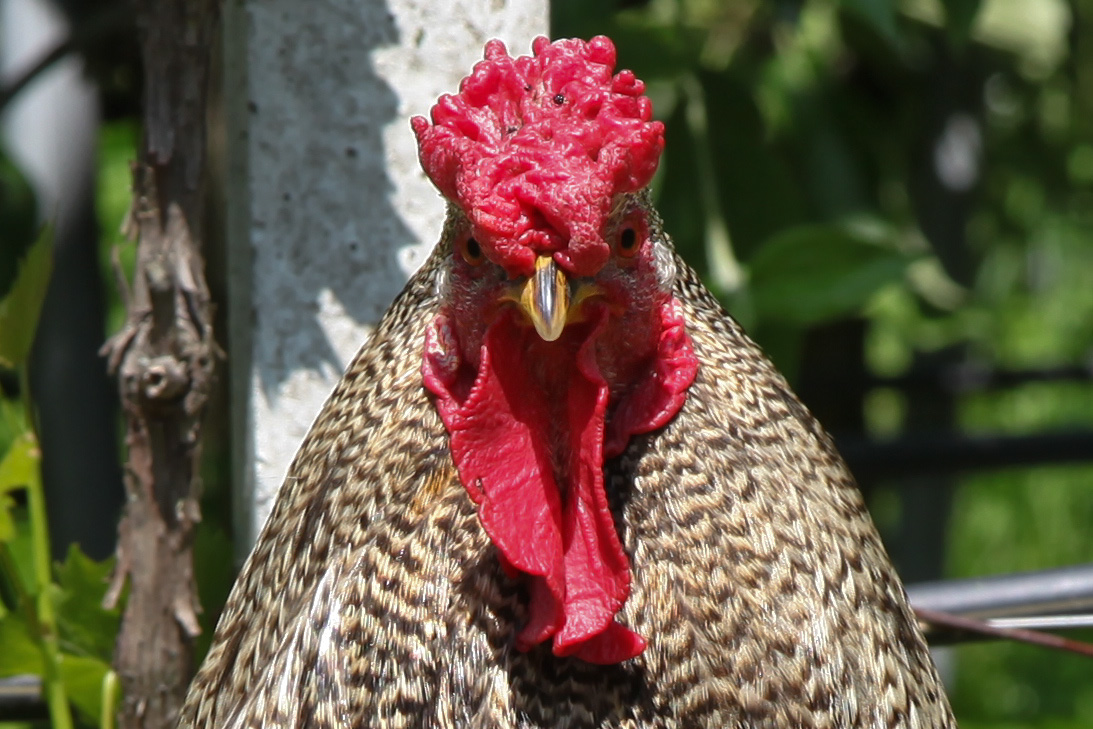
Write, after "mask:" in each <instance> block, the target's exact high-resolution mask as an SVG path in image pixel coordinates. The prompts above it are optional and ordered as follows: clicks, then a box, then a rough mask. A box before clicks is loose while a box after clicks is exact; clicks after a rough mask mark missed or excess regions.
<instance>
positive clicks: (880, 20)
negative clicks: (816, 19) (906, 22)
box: [841, 0, 899, 43]
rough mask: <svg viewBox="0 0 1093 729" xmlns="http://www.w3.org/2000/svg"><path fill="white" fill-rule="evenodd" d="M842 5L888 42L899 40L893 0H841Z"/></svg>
mask: <svg viewBox="0 0 1093 729" xmlns="http://www.w3.org/2000/svg"><path fill="white" fill-rule="evenodd" d="M841 4H842V6H843V7H844V8H846V9H847V10H848V11H850V12H852V13H855V14H857V15H858V16H859V17H860V18H862V19H863V20H865V21H866V22H867V23H869V24H870V25H871V26H873V28H874V29H875V30H876V31H877V34H878V35H880V36H882V37H883V38H885V39H886V40H887V41H888V42H890V43H896V42H898V41H899V28H898V27H897V26H896V8H895V3H894V2H893V0H842V3H841Z"/></svg>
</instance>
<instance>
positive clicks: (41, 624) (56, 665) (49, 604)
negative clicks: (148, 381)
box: [19, 365, 72, 729]
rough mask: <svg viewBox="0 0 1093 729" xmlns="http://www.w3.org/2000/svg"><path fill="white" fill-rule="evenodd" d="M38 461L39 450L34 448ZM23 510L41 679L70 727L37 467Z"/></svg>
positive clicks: (54, 709)
mask: <svg viewBox="0 0 1093 729" xmlns="http://www.w3.org/2000/svg"><path fill="white" fill-rule="evenodd" d="M28 379H29V378H28V377H27V369H26V366H25V365H24V366H22V367H20V371H19V380H20V387H21V390H20V391H21V392H22V393H23V397H24V402H25V403H26V409H27V421H28V424H29V426H30V428H29V430H28V434H27V435H28V437H30V438H32V439H33V440H34V446H35V450H36V451H38V435H37V430H36V428H35V427H34V425H35V423H34V416H33V414H32V411H31V405H30V387H29V381H28ZM38 460H39V462H40V461H41V453H40V451H39V452H38ZM27 481H28V483H27V510H28V512H29V515H30V537H31V543H32V546H33V549H32V550H31V552H32V553H33V560H34V593H35V595H34V604H35V613H36V618H37V624H38V625H37V628H38V630H37V635H36V637H37V639H38V648H39V650H41V652H42V678H43V679H44V680H45V687H44V688H45V693H46V704H47V705H48V706H49V716H50V720H51V724H52V725H53V727H54V729H72V712H71V711H70V710H69V708H68V696H67V695H66V693H65V687H64V682H63V681H62V680H61V661H60V657H61V648H60V644H59V641H58V637H57V616H56V613H55V612H54V610H53V595H52V594H51V591H52V586H53V573H52V569H51V563H50V550H49V521H48V520H47V518H46V499H45V489H44V488H43V486H42V475H41V471H40V469H37V468H35V469H32V470H31V473H30V476H29V478H28V479H27Z"/></svg>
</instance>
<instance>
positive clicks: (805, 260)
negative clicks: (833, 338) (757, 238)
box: [748, 225, 910, 326]
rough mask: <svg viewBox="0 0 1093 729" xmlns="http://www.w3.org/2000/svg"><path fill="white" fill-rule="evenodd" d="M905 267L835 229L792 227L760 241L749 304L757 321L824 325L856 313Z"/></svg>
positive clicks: (902, 259)
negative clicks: (753, 309)
mask: <svg viewBox="0 0 1093 729" xmlns="http://www.w3.org/2000/svg"><path fill="white" fill-rule="evenodd" d="M909 262H910V261H909V259H908V258H907V257H906V256H905V255H903V254H901V253H899V252H897V251H894V250H892V249H890V248H886V247H884V246H882V245H878V244H877V243H876V242H873V241H871V240H867V239H866V238H865V237H864V236H861V235H857V234H855V233H852V232H850V231H847V230H845V229H843V228H840V227H837V226H832V225H802V226H797V227H795V228H791V229H789V230H786V231H784V232H782V233H779V234H778V235H776V236H774V237H772V238H771V239H769V240H768V241H766V242H765V243H764V244H763V245H762V247H760V249H759V250H758V251H756V253H755V255H754V257H752V259H751V260H750V261H749V262H748V269H749V272H750V287H751V294H752V301H753V302H754V304H755V307H756V310H757V311H758V318H759V320H760V321H761V322H762V321H764V320H767V319H770V320H775V321H779V322H783V323H789V324H797V325H802V326H807V325H811V324H816V323H819V322H822V321H830V320H833V319H838V318H840V317H843V316H847V315H849V314H852V313H854V312H856V311H857V310H859V309H860V308H861V307H862V306H863V305H864V304H865V303H866V301H868V300H869V298H870V297H871V296H872V295H873V294H874V293H876V292H877V291H878V290H879V289H880V288H881V287H883V286H885V285H887V284H889V283H892V282H893V281H897V280H899V279H900V278H901V277H902V276H903V273H904V270H905V269H906V267H907V265H908V263H909Z"/></svg>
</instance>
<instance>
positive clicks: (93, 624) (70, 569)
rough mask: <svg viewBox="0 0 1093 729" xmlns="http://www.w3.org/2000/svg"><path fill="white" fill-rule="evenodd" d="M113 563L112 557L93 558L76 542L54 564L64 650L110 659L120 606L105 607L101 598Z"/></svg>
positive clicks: (59, 623)
mask: <svg viewBox="0 0 1093 729" xmlns="http://www.w3.org/2000/svg"><path fill="white" fill-rule="evenodd" d="M113 566H114V561H113V559H107V560H103V561H102V562H96V561H95V560H93V559H91V558H89V557H87V556H86V555H84V553H83V552H81V551H80V548H79V547H78V546H76V545H75V544H73V545H72V546H70V547H69V549H68V555H67V556H66V558H65V561H64V563H63V564H60V565H58V566H57V568H56V578H57V586H58V589H59V595H58V596H57V600H56V603H55V604H56V608H57V628H58V631H59V632H60V637H61V644H62V647H63V648H64V649H65V650H66V651H67V652H69V653H73V654H76V655H80V656H88V657H94V658H97V659H99V660H101V661H104V662H106V663H109V662H110V659H111V656H112V655H113V653H114V639H115V638H116V637H117V634H118V628H119V625H120V621H121V608H120V607H117V608H114V609H113V610H106V609H104V608H103V607H102V599H103V596H104V595H105V594H106V590H107V588H108V587H109V581H110V574H111V572H112V571H113Z"/></svg>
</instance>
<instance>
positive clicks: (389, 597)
mask: <svg viewBox="0 0 1093 729" xmlns="http://www.w3.org/2000/svg"><path fill="white" fill-rule="evenodd" d="M641 199H642V200H645V198H641ZM454 215H458V213H454ZM652 217H653V220H654V223H656V218H655V215H653V216H652ZM451 229H452V226H451V225H449V227H448V232H449V233H450V231H451ZM655 231H656V232H655V235H657V236H659V237H661V239H662V240H664V238H663V234H662V233H660V232H659V223H657V224H656V227H655ZM449 237H450V236H449V235H446V236H445V240H444V242H442V243H441V245H439V246H438V248H437V251H436V252H434V254H433V256H432V257H431V259H430V260H429V262H428V263H427V264H426V266H425V267H424V268H423V269H422V270H421V271H420V272H419V273H418V274H417V275H416V276H414V278H413V279H412V280H411V281H410V283H409V284H408V285H407V287H406V289H405V290H404V292H403V293H402V294H401V295H400V296H399V298H398V299H397V300H396V302H395V303H394V304H393V305H392V307H391V309H390V310H389V311H388V313H387V315H386V316H385V317H384V319H383V321H382V323H381V324H380V325H379V327H378V329H377V331H376V333H375V334H374V335H373V337H372V338H371V339H370V341H369V342H368V343H367V344H366V345H365V346H364V347H363V348H362V350H361V352H360V353H359V354H358V356H357V358H356V359H355V360H354V361H353V363H352V364H351V365H350V366H349V369H348V370H347V372H346V373H345V376H344V377H343V378H342V380H341V382H340V383H339V384H338V386H337V387H336V389H335V391H334V393H333V394H332V395H331V397H330V399H329V401H328V402H327V404H326V406H325V407H324V409H323V411H322V413H321V414H320V416H319V418H318V420H317V421H316V423H315V425H314V426H313V428H312V430H311V433H310V434H309V435H308V437H307V439H306V440H305V442H304V444H303V446H302V447H301V449H300V451H299V453H298V454H297V456H296V459H295V461H294V462H293V464H292V466H291V468H290V470H289V474H288V476H287V478H286V481H285V484H284V486H283V487H282V489H281V492H280V494H279V496H278V499H277V504H276V506H275V508H274V511H273V514H272V516H271V517H270V520H269V522H268V523H267V524H266V526H265V529H264V530H263V532H262V534H261V536H260V537H259V539H258V543H257V545H256V547H255V550H254V553H253V554H252V555H251V557H250V559H249V560H248V562H247V564H246V566H245V567H244V569H243V572H242V574H241V575H240V578H239V580H238V583H237V584H236V586H235V588H234V590H233V592H232V594H231V597H230V598H229V600H228V604H227V606H226V608H225V611H224V614H223V616H222V617H221V620H220V623H219V626H218V627H217V631H216V638H215V641H214V645H213V648H212V650H211V651H210V653H209V656H208V657H207V659H206V661H205V663H204V665H203V666H202V668H201V670H200V671H199V673H198V675H197V677H196V679H195V680H194V683H193V686H192V688H191V690H190V694H189V697H188V700H187V702H186V705H185V707H184V709H183V712H182V718H181V722H180V724H179V726H180V727H186V728H188V727H201V728H206V727H286V728H287V727H294V728H295V727H335V726H339V727H340V726H346V727H391V728H395V727H408V728H414V729H418V728H421V729H424V728H426V727H429V728H433V727H437V728H449V727H460V728H464V727H466V728H471V727H474V728H478V727H482V728H485V727H498V728H502V727H504V728H508V727H520V728H522V729H523V728H527V729H530V728H532V727H543V728H546V727H551V728H562V727H574V728H576V727H603V728H607V727H612V728H615V727H618V728H620V729H621V728H623V727H625V728H628V729H639V728H640V729H652V728H653V727H665V728H667V727H772V728H773V727H778V728H783V727H802V728H812V727H815V728H820V727H878V728H879V727H893V728H896V727H915V728H924V727H953V726H955V722H954V721H953V718H952V715H951V712H950V709H949V705H948V702H947V699H946V698H945V695H944V693H943V690H942V687H941V684H940V681H939V679H938V677H937V673H936V671H935V669H934V666H933V664H932V662H931V659H930V656H929V654H928V652H927V649H926V646H925V644H924V642H923V640H922V638H921V636H920V634H919V632H918V629H917V627H916V626H915V622H914V619H913V616H912V614H911V611H910V609H909V607H908V605H907V601H906V598H905V596H904V593H903V589H902V587H901V585H900V583H899V581H898V579H897V577H896V575H895V573H894V571H893V569H892V567H891V565H890V563H889V560H888V558H887V556H886V555H885V553H884V550H883V548H882V546H881V544H880V541H879V539H878V537H877V534H876V531H875V529H874V527H873V525H872V523H871V521H870V519H869V517H868V515H867V513H866V512H865V509H864V506H863V504H862V499H861V496H860V494H859V492H858V490H857V488H856V487H855V485H854V483H853V481H852V479H851V477H850V475H849V473H848V472H847V470H846V467H845V466H844V465H843V463H842V461H841V460H840V458H839V456H838V455H837V454H836V452H835V450H834V448H833V446H832V443H831V441H830V439H829V438H828V436H827V435H826V434H824V432H823V431H822V430H821V429H820V427H819V425H818V424H817V423H816V422H815V420H814V419H813V418H812V417H811V415H809V413H808V412H807V411H806V410H805V408H804V406H802V405H801V403H800V402H799V401H798V400H797V399H796V397H794V395H793V394H792V393H791V392H790V391H789V389H788V386H787V385H786V383H785V381H784V380H783V379H782V377H781V376H780V375H779V374H778V373H777V372H776V371H775V370H774V369H773V367H772V365H771V364H770V363H769V362H768V361H767V359H766V358H765V357H764V356H763V354H762V353H761V352H760V350H759V349H758V348H757V347H756V346H755V344H753V343H752V342H751V340H749V339H748V338H747V336H746V335H745V334H744V333H743V331H742V330H741V329H740V327H739V326H738V325H737V324H736V323H735V322H734V321H733V320H732V319H731V318H730V317H729V316H728V315H726V314H725V313H724V312H723V311H722V309H721V307H720V306H719V305H718V303H717V302H716V301H715V300H714V299H713V297H712V296H711V295H710V294H709V293H708V292H707V291H706V290H705V288H704V287H703V286H702V284H701V283H700V282H699V280H698V278H697V277H696V276H695V274H694V273H693V271H691V270H690V269H689V268H687V266H686V265H685V264H684V263H683V262H682V261H679V260H676V261H675V266H676V270H677V274H676V282H675V296H676V297H677V298H678V300H679V301H680V302H681V303H682V305H683V307H684V310H685V314H686V317H687V326H688V332H689V334H690V336H691V338H692V340H693V342H694V348H695V353H696V355H697V356H698V358H699V362H700V367H699V370H698V375H697V379H696V381H695V383H694V385H693V386H692V388H691V391H690V393H689V396H688V398H687V401H686V404H685V405H684V407H683V409H682V410H681V411H680V413H679V414H678V416H677V417H676V418H675V419H674V420H673V421H672V422H671V423H670V424H669V425H668V426H667V427H665V428H663V429H661V430H660V431H657V432H654V433H650V434H648V435H645V436H638V437H635V438H634V439H633V440H632V441H631V443H630V446H629V448H628V450H627V451H626V453H625V454H624V455H623V456H621V457H620V458H618V459H616V460H615V461H613V462H611V463H609V465H608V488H609V491H610V498H611V499H612V504H613V509H614V513H615V516H616V525H617V527H618V529H619V532H620V535H621V537H622V542H623V544H624V545H625V548H626V551H627V553H628V554H629V556H630V559H631V565H632V592H631V594H630V597H629V599H628V600H627V602H626V604H625V606H624V608H623V610H622V612H621V614H620V619H621V620H622V621H623V622H624V623H625V624H626V625H628V626H630V627H632V628H633V629H635V630H636V631H638V632H639V633H640V634H641V635H643V636H645V637H647V639H648V641H649V646H648V648H647V649H646V650H645V652H644V653H643V654H642V655H640V656H639V657H638V658H636V659H634V660H632V661H628V662H626V663H623V664H620V665H615V666H594V665H590V664H586V663H583V662H581V661H579V660H577V659H572V658H555V657H554V656H553V655H552V654H551V653H550V650H549V646H548V645H547V644H543V645H540V646H538V647H537V648H535V649H534V650H532V651H531V652H529V653H521V652H519V651H517V650H515V648H514V647H513V641H514V638H515V635H516V633H517V630H518V628H519V626H520V625H521V623H522V621H523V619H524V616H525V612H526V599H527V598H526V595H525V594H524V592H523V590H522V588H521V586H520V583H519V581H513V580H510V579H509V578H507V577H505V576H504V574H503V573H502V571H501V569H500V567H499V564H498V560H497V555H496V551H495V548H494V546H493V545H492V544H491V542H490V541H489V540H488V538H487V537H486V535H485V534H484V533H483V531H482V529H481V527H480V526H479V523H478V520H477V517H476V514H475V510H474V505H473V503H472V502H471V500H470V498H469V496H468V494H467V492H466V489H465V488H464V487H463V486H462V484H461V483H460V482H459V480H458V478H457V476H456V472H455V468H454V466H453V462H452V457H451V454H450V452H449V450H448V443H447V441H448V436H447V433H446V432H445V430H444V427H443V425H442V424H441V421H440V418H439V417H438V415H437V413H436V410H435V408H434V407H433V405H432V404H431V402H430V400H429V396H428V395H427V393H426V391H425V389H424V388H423V386H422V381H421V373H420V369H421V352H422V343H423V336H424V330H425V327H426V325H427V324H428V322H429V321H430V320H431V319H432V317H433V316H434V315H435V314H436V311H437V308H438V299H437V296H436V290H437V277H438V275H440V274H441V271H442V270H443V269H444V267H445V266H446V265H448V261H449V260H450V256H451V248H450V240H448V238H449Z"/></svg>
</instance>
